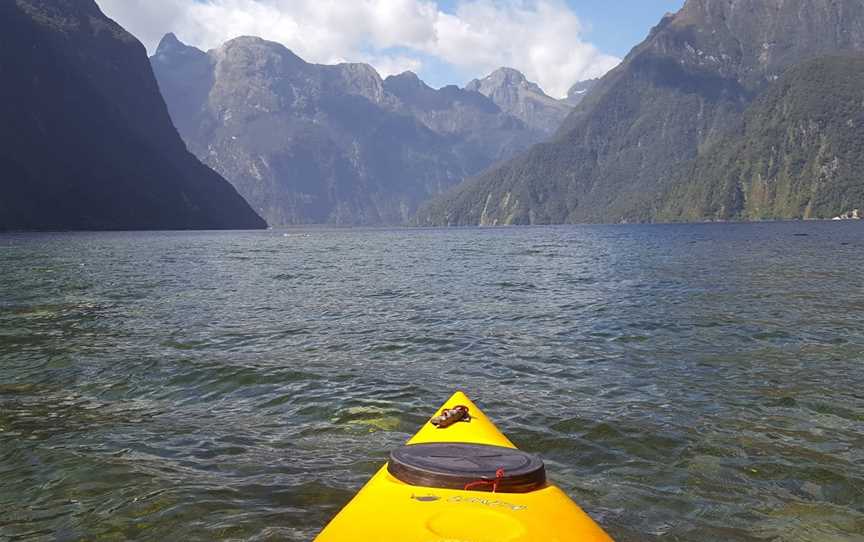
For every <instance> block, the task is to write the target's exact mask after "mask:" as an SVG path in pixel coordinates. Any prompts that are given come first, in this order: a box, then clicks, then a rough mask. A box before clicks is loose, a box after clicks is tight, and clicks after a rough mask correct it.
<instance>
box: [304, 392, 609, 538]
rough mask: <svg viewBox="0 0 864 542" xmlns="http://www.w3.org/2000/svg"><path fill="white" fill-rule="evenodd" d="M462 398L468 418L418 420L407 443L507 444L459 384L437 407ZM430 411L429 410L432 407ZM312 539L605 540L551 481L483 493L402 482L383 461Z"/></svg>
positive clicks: (507, 441) (461, 402) (604, 535)
mask: <svg viewBox="0 0 864 542" xmlns="http://www.w3.org/2000/svg"><path fill="white" fill-rule="evenodd" d="M457 405H464V406H467V407H468V409H469V413H470V416H471V420H470V422H467V423H466V422H457V423H455V424H453V425H451V426H449V427H447V428H446V429H438V428H436V427H435V426H434V425H432V424H431V423H426V424H424V426H423V427H422V428H421V429H420V431H418V432H417V434H416V435H414V436H413V437H412V438H411V439H410V440H409V441H408V444H425V443H434V442H459V443H468V444H487V445H494V446H504V447H507V448H515V446H514V445H513V443H512V442H510V440H509V439H508V438H507V437H506V436H504V435H503V434H502V433H501V432H500V431H499V430H498V428H497V427H495V425H494V424H493V423H492V422H491V421H490V420H489V419H488V418H487V417H486V415H485V414H483V412H482V411H481V410H480V409H479V408H477V406H476V405H475V404H474V403H473V402H471V400H470V399H468V397H467V396H465V394H463V393H461V392H457V393H455V394H454V395H453V396H452V397H451V398H450V399H449V400H448V401H447V402H446V403H445V404H444V405H443V406H442V407H441V408H440V409H439V410H438V411H437V412H441V411H443V410H444V409H450V408H453V407H455V406H457ZM437 412H436V413H437ZM315 540H316V542H348V541H354V542H360V541H362V542H540V541H542V542H576V541H579V542H611V540H612V539H611V538H610V537H609V535H607V534H606V533H605V532H604V531H603V530H602V529H601V528H600V527H599V526H598V525H597V524H596V523H595V522H594V521H593V520H592V519H591V518H590V517H589V516H588V515H587V514H586V513H585V512H583V511H582V509H581V508H579V507H578V506H577V505H576V503H574V502H573V501H572V500H571V499H570V498H569V497H568V496H567V495H566V494H565V493H564V492H563V491H561V490H560V489H559V488H558V487H557V486H555V485H554V484H551V483H547V484H546V485H545V486H544V487H542V488H541V489H538V490H535V491H531V492H529V493H500V492H499V493H490V492H482V491H464V490H456V489H438V488H426V487H418V486H412V485H408V484H406V483H404V482H402V481H400V480H399V479H397V478H395V477H394V476H393V475H391V474H390V473H389V472H388V470H387V465H384V466H383V467H382V468H381V469H380V470H379V471H378V472H377V473H376V474H375V475H374V476H373V477H372V479H371V480H369V482H368V483H367V484H366V485H365V486H364V487H363V488H362V489H361V490H360V491H359V492H358V493H357V495H356V496H355V497H354V499H352V500H351V502H349V503H348V504H347V505H346V506H345V508H343V509H342V511H341V512H340V513H339V514H338V515H337V516H336V517H335V518H334V519H333V521H331V522H330V524H329V525H328V526H327V527H326V528H325V529H324V530H323V531H322V532H321V534H320V535H318V537H317V538H316V539H315Z"/></svg>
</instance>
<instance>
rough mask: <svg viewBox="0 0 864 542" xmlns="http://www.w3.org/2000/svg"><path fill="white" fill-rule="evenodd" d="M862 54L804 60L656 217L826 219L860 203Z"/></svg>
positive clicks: (706, 156)
mask: <svg viewBox="0 0 864 542" xmlns="http://www.w3.org/2000/svg"><path fill="white" fill-rule="evenodd" d="M862 172H864V56H856V57H848V56H840V57H828V58H819V59H815V60H810V61H807V62H804V63H803V64H801V65H799V66H796V67H795V68H792V69H790V70H789V71H787V72H786V73H785V74H784V75H783V77H782V78H781V79H780V81H778V82H777V83H776V84H775V85H773V86H772V88H771V89H770V90H769V91H768V92H767V93H766V94H765V95H763V96H760V97H759V99H757V100H756V101H755V102H754V103H753V105H752V106H751V107H750V108H749V109H748V110H747V112H746V114H745V120H744V123H743V127H742V129H741V130H740V132H737V133H735V134H732V135H730V136H729V137H728V138H726V139H724V140H723V141H721V142H719V143H718V144H717V145H714V146H713V147H712V148H711V149H710V150H708V151H706V152H705V153H703V155H702V156H700V157H699V158H698V159H697V160H696V161H695V162H694V163H693V165H692V166H691V167H689V168H687V169H686V170H685V171H684V172H683V173H682V175H681V178H680V180H678V181H677V182H676V183H674V185H673V188H672V190H671V192H670V193H669V194H664V197H663V198H662V200H663V202H664V207H663V208H662V209H661V211H660V213H659V218H660V219H661V220H702V219H706V218H707V219H719V220H729V219H746V220H760V219H785V218H799V217H803V218H831V217H833V216H836V215H839V214H841V213H844V212H846V211H851V210H853V209H856V208H861V207H864V177H862Z"/></svg>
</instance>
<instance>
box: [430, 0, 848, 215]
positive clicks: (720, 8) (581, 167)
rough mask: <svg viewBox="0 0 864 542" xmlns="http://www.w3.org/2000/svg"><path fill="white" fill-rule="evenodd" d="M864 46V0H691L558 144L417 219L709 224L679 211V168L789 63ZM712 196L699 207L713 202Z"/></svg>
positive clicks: (727, 130) (735, 125)
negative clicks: (676, 219) (682, 220)
mask: <svg viewBox="0 0 864 542" xmlns="http://www.w3.org/2000/svg"><path fill="white" fill-rule="evenodd" d="M862 52H864V3H862V2H860V0H734V1H730V0H687V2H686V3H685V4H684V7H683V8H682V9H681V10H680V11H679V12H678V13H676V14H674V15H668V16H666V17H664V18H663V20H662V21H661V22H660V23H659V24H658V25H657V26H656V27H655V28H654V29H652V31H651V32H650V34H649V36H648V37H647V39H646V40H645V41H644V42H643V43H641V44H640V45H638V46H637V47H635V48H634V49H633V50H632V51H631V52H630V54H628V55H627V57H626V58H625V60H624V61H623V62H622V63H621V65H619V66H618V67H616V68H615V69H613V70H612V71H611V72H609V73H608V74H607V75H606V76H604V77H603V78H602V79H601V80H600V81H599V82H598V83H597V84H596V86H595V87H594V88H593V89H592V90H591V92H590V93H589V94H588V96H587V97H586V98H585V99H584V100H582V102H581V103H580V104H579V105H578V106H577V107H576V108H575V110H574V111H573V112H572V113H571V114H570V115H569V116H568V118H567V119H566V120H565V121H564V123H563V124H562V126H561V128H560V129H559V131H558V133H557V135H556V137H555V138H554V139H553V140H552V141H550V142H546V143H541V144H538V145H536V146H534V147H532V148H531V149H530V150H528V151H527V152H525V153H522V154H520V155H519V156H517V157H516V158H514V159H512V160H510V161H508V162H507V163H504V164H500V165H498V166H496V167H495V168H493V169H492V170H490V171H488V172H486V173H484V174H482V175H480V176H478V177H476V178H474V179H471V180H469V181H467V182H466V183H465V184H463V185H461V186H460V187H458V188H456V189H454V190H453V191H451V192H449V193H447V194H445V195H443V196H441V197H440V198H438V199H437V200H435V201H433V202H431V203H430V204H429V205H428V206H426V207H425V208H424V209H423V210H422V211H421V212H420V213H419V215H418V219H417V222H418V223H419V224H424V225H472V224H473V225H477V224H483V225H494V224H545V223H567V222H622V221H623V222H629V221H653V220H663V219H668V218H670V217H681V218H683V217H687V218H688V219H691V220H698V219H705V220H710V219H712V218H713V217H714V216H715V215H714V213H713V212H706V213H704V214H703V213H701V212H699V211H698V208H697V207H693V208H686V209H682V208H680V207H678V206H676V205H674V204H673V203H672V202H670V201H668V200H666V199H665V198H669V197H673V195H675V194H680V193H681V191H680V189H679V188H678V185H679V184H680V183H682V182H684V181H685V175H684V174H683V173H682V171H684V170H685V169H686V168H688V167H689V165H690V164H691V163H692V162H693V160H696V159H697V158H699V157H700V156H704V155H706V153H708V152H710V149H711V148H712V147H713V146H714V145H715V144H718V143H721V142H727V141H728V138H729V137H730V134H735V133H740V126H741V124H742V122H744V115H745V111H747V110H748V108H749V107H750V106H751V104H752V103H753V102H754V100H755V99H757V98H758V97H759V96H762V95H764V93H765V92H768V91H769V89H770V88H771V87H772V85H775V84H776V83H778V81H780V80H781V79H782V77H783V74H784V73H785V72H786V70H788V69H789V68H791V67H793V66H795V65H797V64H800V63H802V62H805V61H808V60H811V59H814V58H817V57H820V56H824V55H832V54H838V53H847V54H850V53H851V54H861V53H862ZM764 136H765V137H770V134H764ZM830 158H831V159H832V160H833V157H830ZM703 166H704V164H703ZM721 177H723V176H722V175H717V176H712V178H713V179H718V178H721ZM727 181H729V182H731V180H729V179H727ZM693 182H696V183H698V182H699V181H698V180H696V181H693ZM705 182H706V183H713V182H716V181H709V180H707V179H706V180H705ZM735 182H747V181H746V180H745V179H742V178H739V179H736V180H735ZM715 189H716V187H714V186H713V185H712V186H711V187H710V188H708V187H706V190H704V191H701V192H702V193H710V192H712V191H714V190H715ZM697 192H700V191H696V192H693V191H689V192H688V193H690V194H696V193H697ZM742 193H743V192H742ZM838 193H839V192H838ZM751 197H752V194H751ZM703 203H704V202H700V203H698V205H702V206H703V207H702V208H704V209H708V208H709V207H710V206H709V207H706V206H704V205H703ZM693 204H694V205H696V202H693ZM843 205H844V204H843V203H842V202H841V201H839V200H837V201H832V202H823V203H821V204H820V205H818V206H817V207H811V208H813V209H816V208H818V209H819V212H818V216H823V213H825V216H826V217H827V215H828V214H831V213H832V212H835V211H834V210H836V212H838V213H839V212H843V211H845V210H846V209H842V206H843ZM745 207H747V204H745ZM806 207H807V206H806V205H805V206H804V208H806ZM774 208H775V209H776V210H777V212H778V214H770V216H772V217H778V218H796V217H801V216H803V215H798V214H796V213H794V212H792V210H793V209H797V208H798V207H797V206H794V205H787V204H786V203H777V204H776V206H775V207H774ZM781 209H784V211H783V212H780V210H781ZM832 209H833V210H832ZM721 214H722V213H721ZM731 216H740V217H742V218H744V217H747V216H751V215H748V214H746V213H745V214H743V215H736V214H735V213H733V214H732V215H731ZM759 216H769V215H767V214H766V215H761V214H760V215H759Z"/></svg>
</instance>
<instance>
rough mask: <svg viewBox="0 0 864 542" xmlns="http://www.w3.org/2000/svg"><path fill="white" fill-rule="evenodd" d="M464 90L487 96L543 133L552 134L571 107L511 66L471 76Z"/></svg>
mask: <svg viewBox="0 0 864 542" xmlns="http://www.w3.org/2000/svg"><path fill="white" fill-rule="evenodd" d="M465 89H466V90H473V91H475V92H479V93H480V94H483V95H484V96H488V97H489V98H490V99H492V101H493V102H495V103H496V104H497V105H498V107H500V108H501V109H502V110H504V111H506V112H507V113H510V114H511V115H513V116H514V117H516V118H518V119H520V120H522V122H524V123H525V124H527V125H528V126H530V127H531V128H533V129H535V130H539V131H540V132H543V133H544V134H546V135H552V134H553V133H555V130H557V129H558V127H559V126H561V122H562V121H563V120H564V118H565V117H567V115H568V114H570V111H571V109H572V106H571V104H569V103H567V102H566V101H565V100H556V99H555V98H552V97H550V96H548V95H546V93H545V92H543V89H541V88H540V87H539V86H538V85H537V84H536V83H532V82H530V81H528V79H527V78H526V77H525V76H524V75H523V74H522V73H521V72H519V71H517V70H514V69H513V68H499V69H497V70H495V71H494V72H492V73H491V74H489V75H488V76H486V77H484V78H483V79H474V80H473V81H471V82H470V83H468V85H466V87H465Z"/></svg>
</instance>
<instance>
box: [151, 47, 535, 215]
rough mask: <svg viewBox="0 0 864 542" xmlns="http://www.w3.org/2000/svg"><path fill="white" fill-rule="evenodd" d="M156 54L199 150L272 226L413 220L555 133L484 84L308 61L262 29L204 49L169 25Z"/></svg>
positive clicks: (177, 115) (189, 138)
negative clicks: (478, 87) (526, 118)
mask: <svg viewBox="0 0 864 542" xmlns="http://www.w3.org/2000/svg"><path fill="white" fill-rule="evenodd" d="M151 63H152V65H153V68H154V71H155V73H156V76H157V79H158V80H159V85H160V87H161V89H162V92H163V95H164V96H165V98H166V101H167V103H168V107H169V110H170V111H171V115H172V117H173V118H174V121H175V124H176V126H177V128H178V129H179V131H180V133H181V135H182V136H183V138H184V139H185V140H186V142H187V144H188V145H189V148H190V150H192V152H194V153H195V154H196V155H197V156H199V157H200V158H201V159H202V160H203V161H204V162H205V163H207V164H208V165H210V166H211V167H213V168H214V169H216V170H217V171H218V172H220V173H221V174H223V175H224V176H225V177H226V178H227V179H229V180H230V181H231V182H232V183H233V184H234V186H235V187H236V188H237V189H238V190H239V191H240V193H241V194H243V195H244V196H245V197H246V198H247V199H248V200H249V201H250V202H251V203H252V205H253V207H254V208H255V209H256V210H257V211H258V212H260V213H261V214H262V215H263V216H265V217H266V218H267V220H268V221H269V222H270V223H271V225H286V224H304V223H332V224H361V225H377V224H402V223H405V222H407V221H408V220H410V218H411V217H413V215H414V213H415V211H416V209H417V207H418V206H419V205H420V203H422V202H424V201H426V200H428V199H429V198H430V197H431V196H433V195H436V194H439V193H441V192H443V191H445V190H446V189H447V188H449V187H451V186H453V185H454V184H456V183H458V182H460V181H461V180H462V179H464V178H465V177H466V176H469V175H473V174H476V173H478V172H480V171H482V170H483V169H484V168H487V167H488V166H489V165H490V164H492V163H493V162H495V161H497V160H501V159H504V158H509V157H510V156H512V155H513V154H514V153H515V152H517V151H519V150H522V149H525V148H527V147H528V146H530V145H532V144H534V143H536V142H537V141H540V140H542V139H543V138H544V137H545V134H544V133H542V132H540V131H538V130H533V129H531V128H529V127H528V126H526V125H525V123H523V122H522V121H520V120H519V119H517V118H515V117H513V116H512V115H509V114H507V113H506V112H503V111H501V109H500V108H499V107H498V106H497V105H496V104H495V103H494V102H492V101H491V100H489V99H488V98H486V97H485V96H483V95H482V94H479V93H477V92H471V91H465V90H461V89H458V88H456V87H445V88H443V89H440V90H435V89H432V88H429V87H428V86H426V85H425V84H424V83H423V82H422V81H420V80H419V79H418V78H417V77H416V75H414V74H412V73H404V74H401V75H398V76H394V77H389V78H388V79H387V80H386V81H383V80H382V79H381V78H380V77H379V76H378V74H377V73H376V72H375V70H374V69H372V68H371V67H370V66H367V65H364V64H341V65H337V66H322V65H316V64H309V63H307V62H305V61H303V60H302V59H301V58H299V57H297V56H296V55H294V54H293V53H292V52H291V51H289V50H288V49H286V48H285V47H283V46H282V45H279V44H276V43H272V42H267V41H264V40H261V39H258V38H250V37H244V38H238V39H235V40H232V41H230V42H228V43H226V44H225V45H223V46H222V47H220V48H219V49H216V50H213V51H210V52H208V53H205V52H203V51H200V50H198V49H195V48H193V47H189V46H186V45H184V44H182V43H181V42H180V41H179V40H177V38H176V37H175V36H173V35H171V34H169V35H166V36H165V38H164V39H163V40H162V43H161V44H160V46H159V48H158V50H157V52H156V54H155V55H154V56H153V58H152V59H151Z"/></svg>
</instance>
